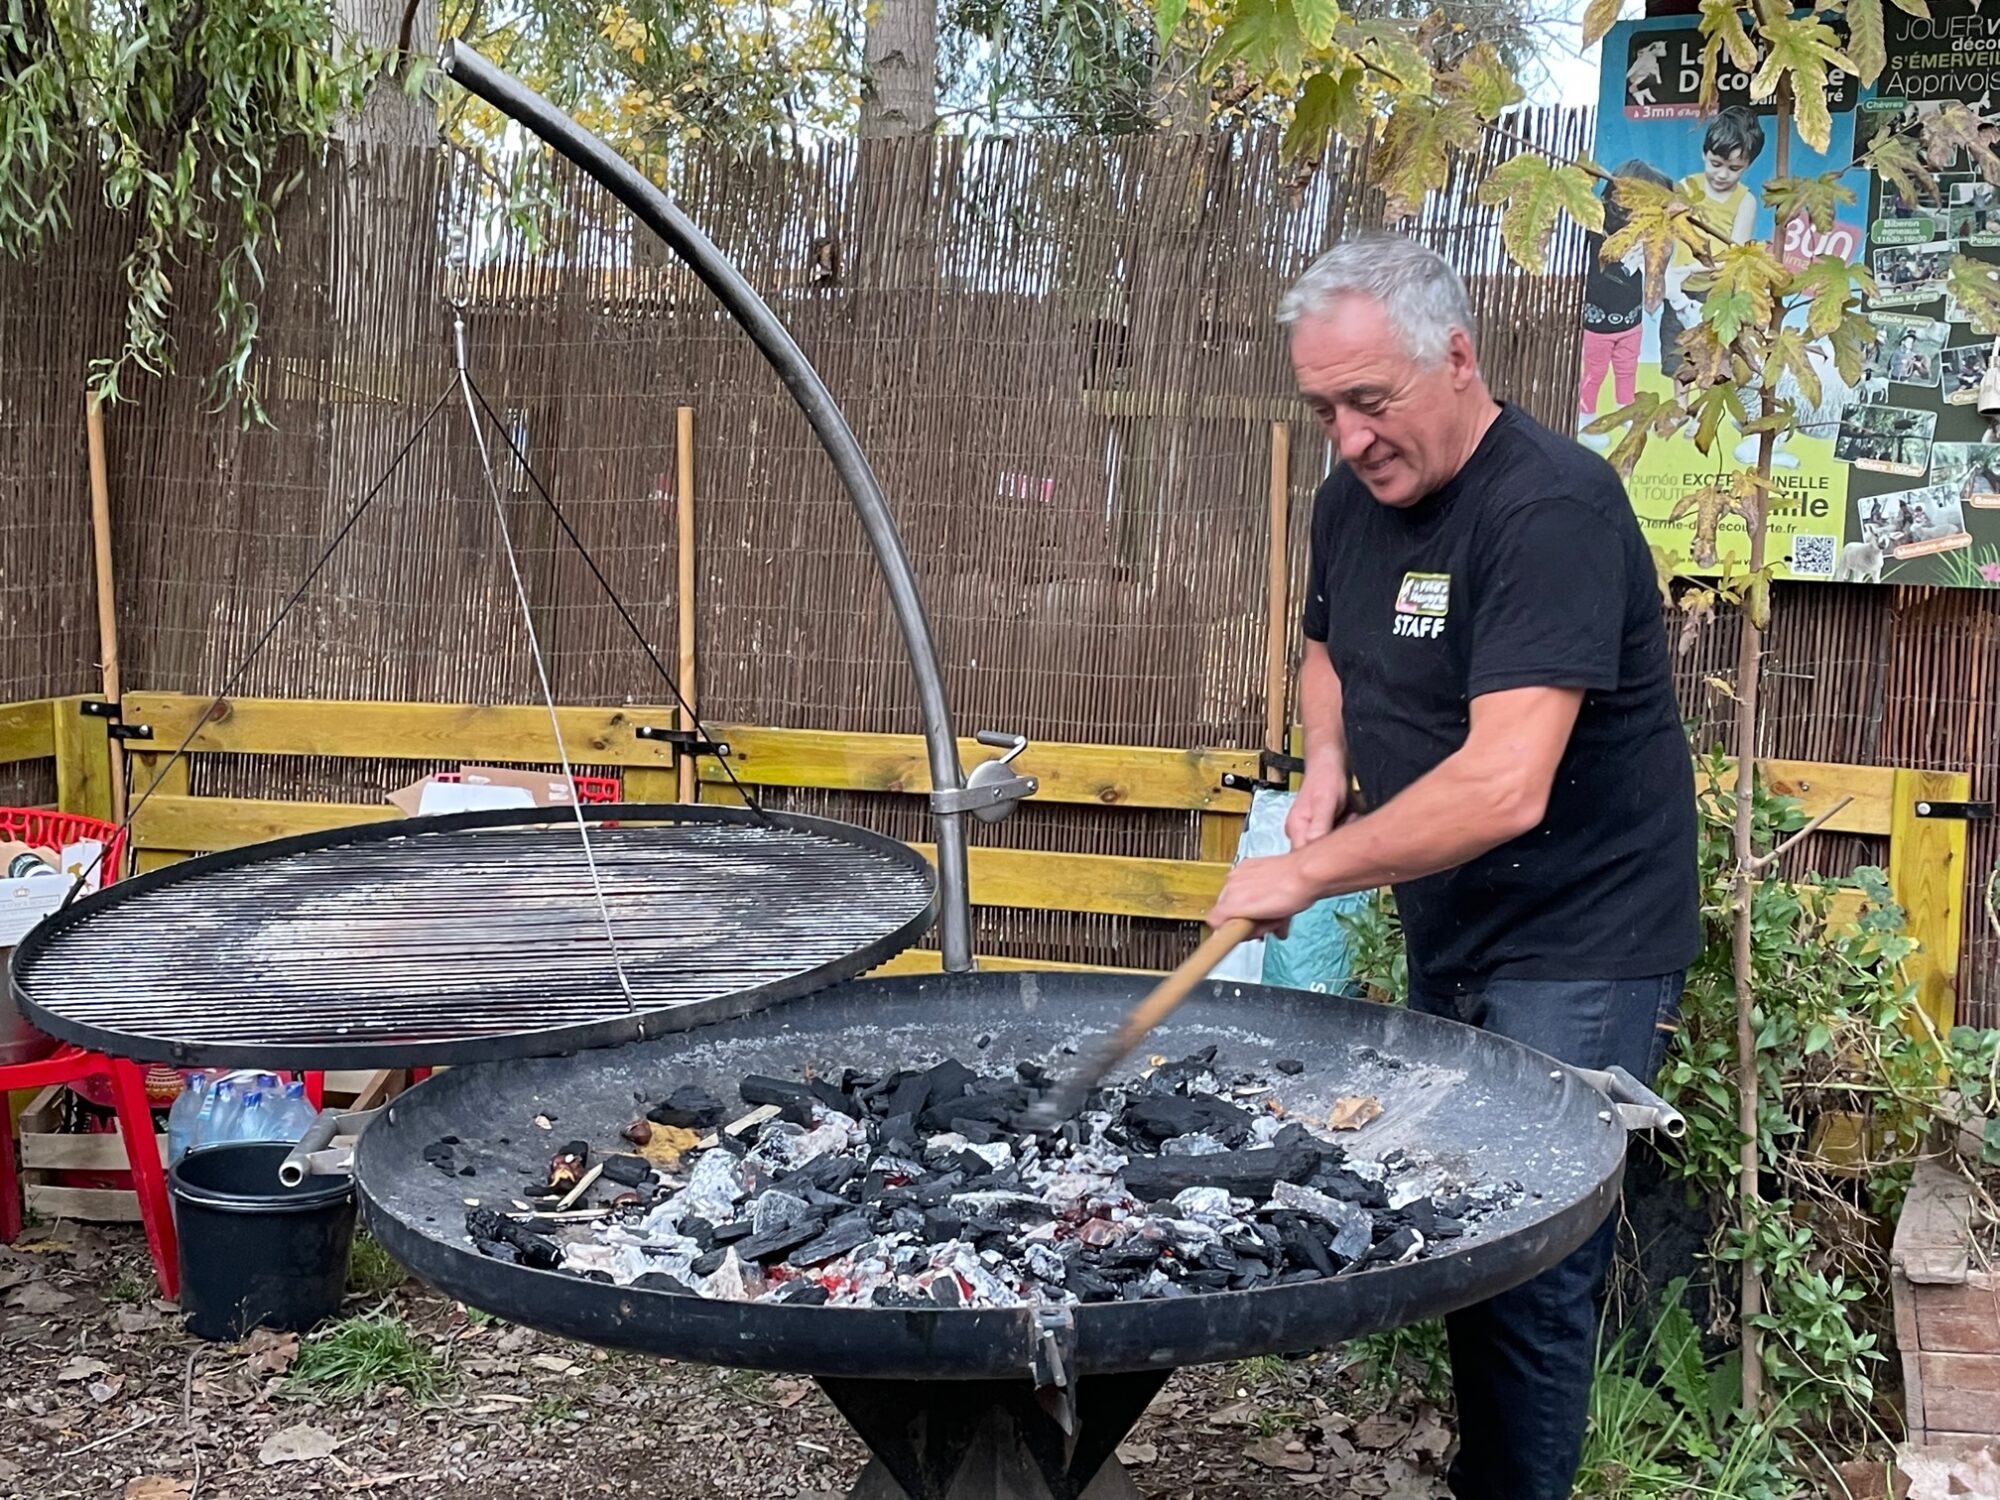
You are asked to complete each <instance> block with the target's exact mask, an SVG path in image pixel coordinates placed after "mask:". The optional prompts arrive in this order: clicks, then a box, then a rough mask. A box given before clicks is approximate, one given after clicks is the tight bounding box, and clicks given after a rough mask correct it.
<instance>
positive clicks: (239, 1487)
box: [0, 1225, 1449, 1500]
mask: <svg viewBox="0 0 2000 1500" xmlns="http://www.w3.org/2000/svg"><path fill="white" fill-rule="evenodd" d="M153 1290H154V1288H153V1284H152V1277H151V1271H150V1268H149V1266H148V1264H147V1261H146V1257H145V1250H144V1245H143V1242H142V1241H141V1240H140V1239H139V1236H138V1234H137V1232H136V1230H125V1229H116V1228H94V1227H78V1226H73V1225H59V1226H56V1227H55V1228H53V1229H31V1230H30V1231H29V1232H28V1233H27V1234H26V1235H25V1236H24V1237H23V1240H22V1242H21V1243H20V1244H19V1245H16V1246H14V1247H12V1248H11V1249H9V1248H6V1247H0V1373H4V1379H0V1496H5V1497H10V1500H11V1497H19V1500H262V1497H280V1496H282V1497H285V1500H304V1497H345V1496H356V1497H367V1500H418V1497H421V1500H511V1497H513V1496H517V1495H518V1496H522V1497H531V1500H571V1497H578V1500H581V1497H585V1496H600V1495H612V1496H647V1497H651V1500H836V1497H839V1496H842V1495H845V1494H846V1492H847V1488H848V1486H849V1485H850V1484H851V1483H852V1482H853V1479H854V1477H855V1476H856V1475H857V1474H858V1473H859V1472H860V1469H861V1466H862V1461H863V1458H864V1454H863V1451H862V1448H861V1445H860V1444H859V1442H857V1441H856V1440H855V1439H854V1438H853V1437H852V1436H851V1435H850V1434H849V1432H848V1430H847V1428H846V1427H845V1425H844V1424H843V1423H842V1421H841V1420H840V1418H839V1416H838V1415H837V1414H836V1413H835V1412H834V1410H833V1408H832V1407H831V1406H830V1405H829V1404H828V1403H827V1401H826V1400H825V1398H824V1397H823V1396H822V1395H821V1394H820V1393H819V1390H818V1388H817V1387H816V1386H814V1385H813V1383H812V1382H811V1381H809V1380H802V1379H792V1378H788V1377H785V1376H782V1375H764V1374H758V1373H754V1372H746V1371H729V1370H721V1369H716V1368H713V1367H710V1366H704V1365H690V1364H679V1363H673V1362H669V1361H663V1360H657V1359H648V1358H643V1357H639V1356H634V1355H627V1354H619V1353H609V1352H607V1351H604V1350H601V1349H593V1348H590V1347H588V1346H585V1345H579V1344H573V1343H570V1342H568V1341H566V1340H562V1339H558V1338H555V1337H552V1336H549V1335H546V1334H539V1333H536V1332H533V1331H532V1330H530V1329H527V1328H519V1327H510V1326H508V1325H506V1324H502V1323H497V1322H492V1321H488V1320H484V1319H482V1318H479V1317H477V1316H475V1315H473V1314H469V1313H468V1312H467V1311H466V1309H464V1308H463V1307H461V1306H459V1305H458V1304H456V1303H454V1302H452V1301H450V1300H449V1299H446V1298H444V1297H442V1296H440V1295H438V1294H436V1293H434V1292H431V1291H429V1290H428V1289H426V1288H424V1287H421V1286H419V1285H417V1284H415V1283H405V1284H404V1285H402V1286H401V1287H398V1288H396V1289H395V1290H393V1291H391V1292H389V1293H387V1294H383V1295H378V1296H369V1297H355V1298H351V1299H350V1307H349V1309H348V1311H349V1312H350V1313H360V1312H367V1311H370V1310H372V1309H375V1308H378V1307H381V1308H386V1310H387V1311H389V1312H391V1313H393V1314H394V1315H395V1316H397V1317H400V1318H401V1319H403V1320H404V1321H405V1323H406V1324H407V1325H408V1326H409V1328H410V1329H411V1330H412V1331H413V1333H415V1334H416V1336H417V1342H418V1344H419V1346H420V1347H422V1348H425V1349H427V1350H428V1351H429V1353H430V1354H431V1355H432V1357H433V1359H434V1360H435V1362H436V1363H437V1364H438V1365H440V1366H442V1367H443V1369H444V1371H445V1373H446V1377H447V1386H446V1389H445V1391H444V1393H443V1394H442V1395H440V1396H439V1397H437V1398H436V1399H434V1400H433V1401H431V1402H429V1403H421V1402H418V1401H415V1400H413V1399H411V1397H410V1396H409V1394H408V1393H407V1392H406V1391H404V1390H402V1389H400V1388H398V1387H396V1386H387V1387H377V1388H376V1389H375V1390H373V1391H372V1392H371V1393H370V1394H369V1395H367V1396H366V1397H364V1398H361V1399H358V1400H353V1401H350V1402H345V1403H334V1402H330V1401H325V1400H321V1399H318V1398H315V1397H312V1396H310V1395H307V1394H302V1393H300V1392H299V1391H298V1390H297V1389H296V1387H295V1386H294V1385H293V1384H292V1383H291V1382H290V1380H289V1378H288V1374H287V1370H288V1368H289V1366H290V1365H291V1363H292V1362H293V1361H294V1360H295V1359H296V1358H297V1356H298V1345H297V1341H296V1340H295V1339H293V1338H290V1337H283V1336H274V1335H270V1334H260V1335H258V1336H257V1337H255V1338H253V1339H252V1340H250V1341H247V1342H246V1343H244V1344H237V1345H225V1344H211V1343H205V1342H203V1341H201V1340H199V1339H196V1338H193V1337H191V1336H190V1335H188V1334H187V1333H185V1332H184V1331H183V1330H182V1328H181V1326H180V1319H179V1317H178V1315H177V1311H176V1309H175V1308H174V1307H173V1306H172V1304H169V1303H161V1302H156V1301H153V1300H151V1294H152V1292H153ZM1378 1406H1384V1403H1383V1402H1382V1401H1380V1400H1379V1399H1378V1398H1372V1397H1369V1396H1367V1395H1366V1394H1364V1393H1363V1392H1362V1391H1361V1389H1360V1388H1359V1387H1358V1386H1357V1385H1356V1383H1355V1382H1354V1381H1353V1379H1352V1378H1351V1376H1350V1375H1349V1374H1347V1373H1346V1372H1344V1370H1343V1368H1342V1365H1341V1363H1340V1361H1339V1360H1338V1359H1337V1358H1336V1357H1333V1356H1319V1357H1315V1358H1311V1359H1305V1360H1295V1361H1290V1362H1284V1361H1277V1360H1268V1361H1255V1362H1252V1363H1250V1364H1247V1365H1235V1366H1216V1367H1208V1368H1203V1369H1195V1370H1184V1371H1182V1372H1181V1373H1179V1374H1178V1375H1176V1376H1175V1377H1174V1379H1173V1380H1172V1382H1170V1383H1169V1385H1168V1386H1167V1388H1166V1390H1165V1391H1163V1392H1162V1393H1161V1395H1160V1397H1159V1399H1158V1400H1157V1401H1155V1403H1154V1404H1153V1407H1152V1409H1151V1410H1150V1411H1149V1412H1148V1414H1147V1416H1146V1417H1145V1419H1144V1420H1143V1421H1142V1422H1141V1423H1140V1425H1139V1426H1138V1427H1137V1428H1136V1429H1135V1430H1134V1432H1133V1433H1132V1435H1131V1437H1130V1438H1128V1439H1127V1442H1126V1446H1125V1448H1124V1449H1123V1450H1121V1452H1122V1454H1123V1456H1124V1457H1125V1459H1126V1462H1127V1463H1128V1465H1129V1466H1130V1468H1131V1472H1132V1474H1133V1477H1134V1479H1135V1480H1136V1481H1137V1483H1138V1485H1139V1487H1140V1489H1141V1490H1142V1491H1143V1492H1144V1493H1145V1494H1146V1495H1147V1496H1148V1497H1149V1500H1167V1497H1179V1496H1193V1495H1200V1496H1203V1497H1204V1500H1265V1497H1277V1496H1294V1495H1315V1494H1317V1495H1329V1496H1332V1495H1339V1496H1346V1495H1364V1496H1384V1497H1388V1500H1437V1497H1441V1496H1443V1495H1444V1494H1445V1490H1444V1487H1443V1484H1442V1482H1441V1480H1440V1479H1439V1477H1438V1475H1439V1473H1440V1471H1441V1467H1442V1458H1443V1454H1444V1451H1445V1448H1446V1445H1447V1443H1448V1442H1449V1435H1448V1433H1447V1431H1446V1429H1445V1427H1444V1425H1443V1423H1442V1421H1441V1420H1440V1419H1439V1417H1438V1416H1437V1414H1436V1412H1435V1411H1434V1410H1433V1409H1432V1408H1430V1407H1429V1406H1428V1405H1426V1404H1425V1403H1423V1402H1422V1401H1421V1399H1420V1398H1418V1397H1417V1396H1416V1394H1415V1393H1414V1392H1410V1391H1407V1390H1406V1391H1404V1392H1402V1393H1400V1394H1399V1395H1398V1396H1397V1397H1396V1398H1395V1399H1394V1400H1392V1401H1389V1402H1388V1403H1386V1406H1385V1409H1384V1410H1382V1411H1380V1412H1379V1413H1378V1412H1376V1411H1375V1410H1374V1409H1375V1408H1376V1407H1378Z"/></svg>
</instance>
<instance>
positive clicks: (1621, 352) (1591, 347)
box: [1576, 161, 1673, 449]
mask: <svg viewBox="0 0 2000 1500" xmlns="http://www.w3.org/2000/svg"><path fill="white" fill-rule="evenodd" d="M1612 175H1613V176H1614V177H1620V178H1628V177H1629V178H1636V179H1638V180H1639V181H1641V182H1648V183H1651V184H1652V185H1653V186H1655V187H1663V188H1664V187H1672V186H1673V183H1672V181H1671V180H1670V179H1669V178H1668V177H1667V174H1666V173H1664V172H1662V171H1659V170H1658V169H1656V168H1654V167H1650V166H1648V165H1646V163H1645V162H1642V161H1628V162H1626V163H1625V165H1624V166H1622V167H1620V168H1619V169H1618V170H1617V171H1616V172H1614V173H1613V174H1612ZM1597 192H1598V196H1599V197H1601V198H1603V199H1604V232H1603V233H1602V234H1600V233H1598V232H1596V231H1595V230H1593V231H1591V233H1590V234H1589V235H1588V236H1587V237H1586V239H1585V245H1586V249H1585V251H1584V254H1585V257H1586V264H1587V265H1588V267H1589V269H1588V270H1586V271H1585V272H1584V279H1583V378H1582V381H1581V383H1580V384H1579V385H1578V386H1577V393H1576V407H1577V411H1578V413H1579V414H1580V417H1581V421H1580V422H1579V425H1584V424H1587V423H1588V422H1589V421H1590V419H1591V418H1592V417H1595V416H1596V415H1597V398H1598V396H1599V394H1600V393H1601V392H1602V391H1603V389H1604V375H1605V372H1606V371H1607V370H1609V371H1610V373H1611V394H1612V398H1613V399H1614V400H1615V401H1616V402H1617V406H1618V408H1623V407H1627V406H1630V405H1631V404H1632V401H1633V398H1634V397H1635V396H1636V395H1637V394H1638V375H1639V346H1640V345H1641V343H1643V342H1644V339H1645V331H1646V330H1645V319H1646V315H1647V314H1648V313H1651V312H1657V311H1658V310H1659V305H1658V303H1657V302H1655V303H1654V305H1653V306H1651V307H1648V306H1647V305H1646V303H1645V286H1646V275H1645V252H1644V251H1643V249H1642V248H1641V247H1639V246H1636V245H1635V246H1634V247H1633V248H1632V249H1631V250H1630V251H1629V252H1628V253H1627V254H1626V255H1625V257H1624V258H1623V259H1622V260H1616V261H1609V262H1607V261H1606V260H1605V259H1604V242H1605V240H1606V239H1608V238H1610V237H1611V236H1612V235H1615V234H1617V233H1618V231H1619V230H1621V229H1623V228H1624V227H1625V223H1626V220H1627V219H1628V218H1629V217H1630V216H1629V215H1628V214H1627V213H1626V212H1625V208H1624V206H1623V205H1622V204H1620V203H1619V202H1618V194H1617V191H1616V189H1615V188H1614V187H1613V185H1612V184H1610V183H1601V184H1599V186H1598V190H1597ZM1614 409H1616V408H1614ZM1582 441H1583V442H1584V443H1585V444H1586V445H1588V446H1589V447H1592V448H1598V449H1603V448H1607V447H1609V446H1610V444H1611V439H1610V437H1609V436H1608V435H1607V436H1599V435H1589V434H1587V435H1585V436H1584V438H1583V439H1582Z"/></svg>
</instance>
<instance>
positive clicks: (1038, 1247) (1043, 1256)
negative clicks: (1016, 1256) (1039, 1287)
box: [1021, 1240, 1069, 1286]
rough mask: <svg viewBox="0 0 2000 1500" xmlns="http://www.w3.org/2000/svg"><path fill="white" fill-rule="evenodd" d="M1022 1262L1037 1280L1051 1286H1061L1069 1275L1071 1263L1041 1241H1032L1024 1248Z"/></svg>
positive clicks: (1054, 1248) (1051, 1246)
mask: <svg viewBox="0 0 2000 1500" xmlns="http://www.w3.org/2000/svg"><path fill="white" fill-rule="evenodd" d="M1021 1260H1022V1263H1023V1264H1024V1265H1026V1266H1027V1268H1028V1270H1029V1271H1030V1272H1031V1273H1032V1274H1033V1275H1034V1276H1035V1277H1036V1278H1037V1279H1039V1280H1042V1281H1046V1282H1047V1283H1048V1284H1049V1285H1050V1286H1061V1285H1062V1284H1063V1279H1064V1278H1065V1277H1066V1276H1067V1275H1068V1274H1069V1262H1068V1261H1066V1260H1064V1259H1063V1256H1062V1252H1061V1251H1060V1250H1058V1249H1056V1247H1055V1246H1053V1245H1047V1244H1043V1243H1042V1242H1041V1241H1040V1240H1034V1241H1030V1242H1029V1243H1028V1244H1027V1245H1025V1246H1023V1247H1022V1250H1021Z"/></svg>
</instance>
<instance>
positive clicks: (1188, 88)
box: [1152, 30, 1210, 135]
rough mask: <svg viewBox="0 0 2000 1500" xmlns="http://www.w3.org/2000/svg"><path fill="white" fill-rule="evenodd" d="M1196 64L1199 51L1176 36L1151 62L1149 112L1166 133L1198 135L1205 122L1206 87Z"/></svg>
mask: <svg viewBox="0 0 2000 1500" xmlns="http://www.w3.org/2000/svg"><path fill="white" fill-rule="evenodd" d="M1186 34H1187V33H1186V32H1185V30H1183V31H1181V32H1180V33H1178V35H1180V36H1183V37H1184V36H1185V35H1186ZM1200 66H1201V53H1200V51H1199V50H1198V49H1196V48H1193V47H1189V46H1187V45H1185V44H1184V43H1183V42H1181V41H1178V40H1176V41H1170V42H1168V43H1167V45H1166V47H1165V49H1164V50H1163V51H1162V52H1161V54H1160V56H1159V57H1158V58H1157V59H1155V61H1154V63H1153V109H1152V114H1153V118H1154V119H1155V120H1157V121H1158V122H1159V126H1160V129H1161V130H1162V131H1164V132H1165V133H1166V134H1168V135H1200V134H1201V133H1202V131H1203V130H1204V129H1206V128H1207V126H1208V107H1209V102H1210V101H1209V88H1208V85H1207V84H1205V83H1203V82H1202V81H1201V73H1200Z"/></svg>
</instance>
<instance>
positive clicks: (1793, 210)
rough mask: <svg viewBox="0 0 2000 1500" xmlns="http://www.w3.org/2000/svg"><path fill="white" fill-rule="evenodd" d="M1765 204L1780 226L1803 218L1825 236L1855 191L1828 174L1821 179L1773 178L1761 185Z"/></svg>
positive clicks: (1851, 199) (1851, 200) (1852, 199)
mask: <svg viewBox="0 0 2000 1500" xmlns="http://www.w3.org/2000/svg"><path fill="white" fill-rule="evenodd" d="M1764 201H1765V202H1766V203H1767V204H1769V205H1770V207H1771V213H1772V215H1773V216H1774V217H1775V218H1776V220H1777V221H1778V222H1779V223H1780V224H1789V223H1791V221H1792V220H1794V219H1796V218H1799V217H1801V216H1803V217H1805V218H1808V219H1810V220H1811V221H1812V226H1813V228H1815V229H1817V230H1818V231H1819V232H1820V233H1821V234H1825V233H1826V232H1827V230H1829V229H1831V228H1833V220H1834V216H1835V215H1836V214H1837V213H1838V212H1839V211H1840V209H1841V208H1842V207H1843V206H1844V205H1846V204H1850V203H1852V202H1853V201H1854V189H1853V188H1851V187H1848V186H1846V185H1845V184H1844V183H1842V182H1841V180H1840V179H1839V178H1838V177H1837V176H1835V175H1834V174H1833V173H1831V172H1829V173H1827V174H1826V175H1825V176H1822V177H1774V178H1772V179H1771V180H1770V181H1769V182H1767V183H1765V184H1764Z"/></svg>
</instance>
